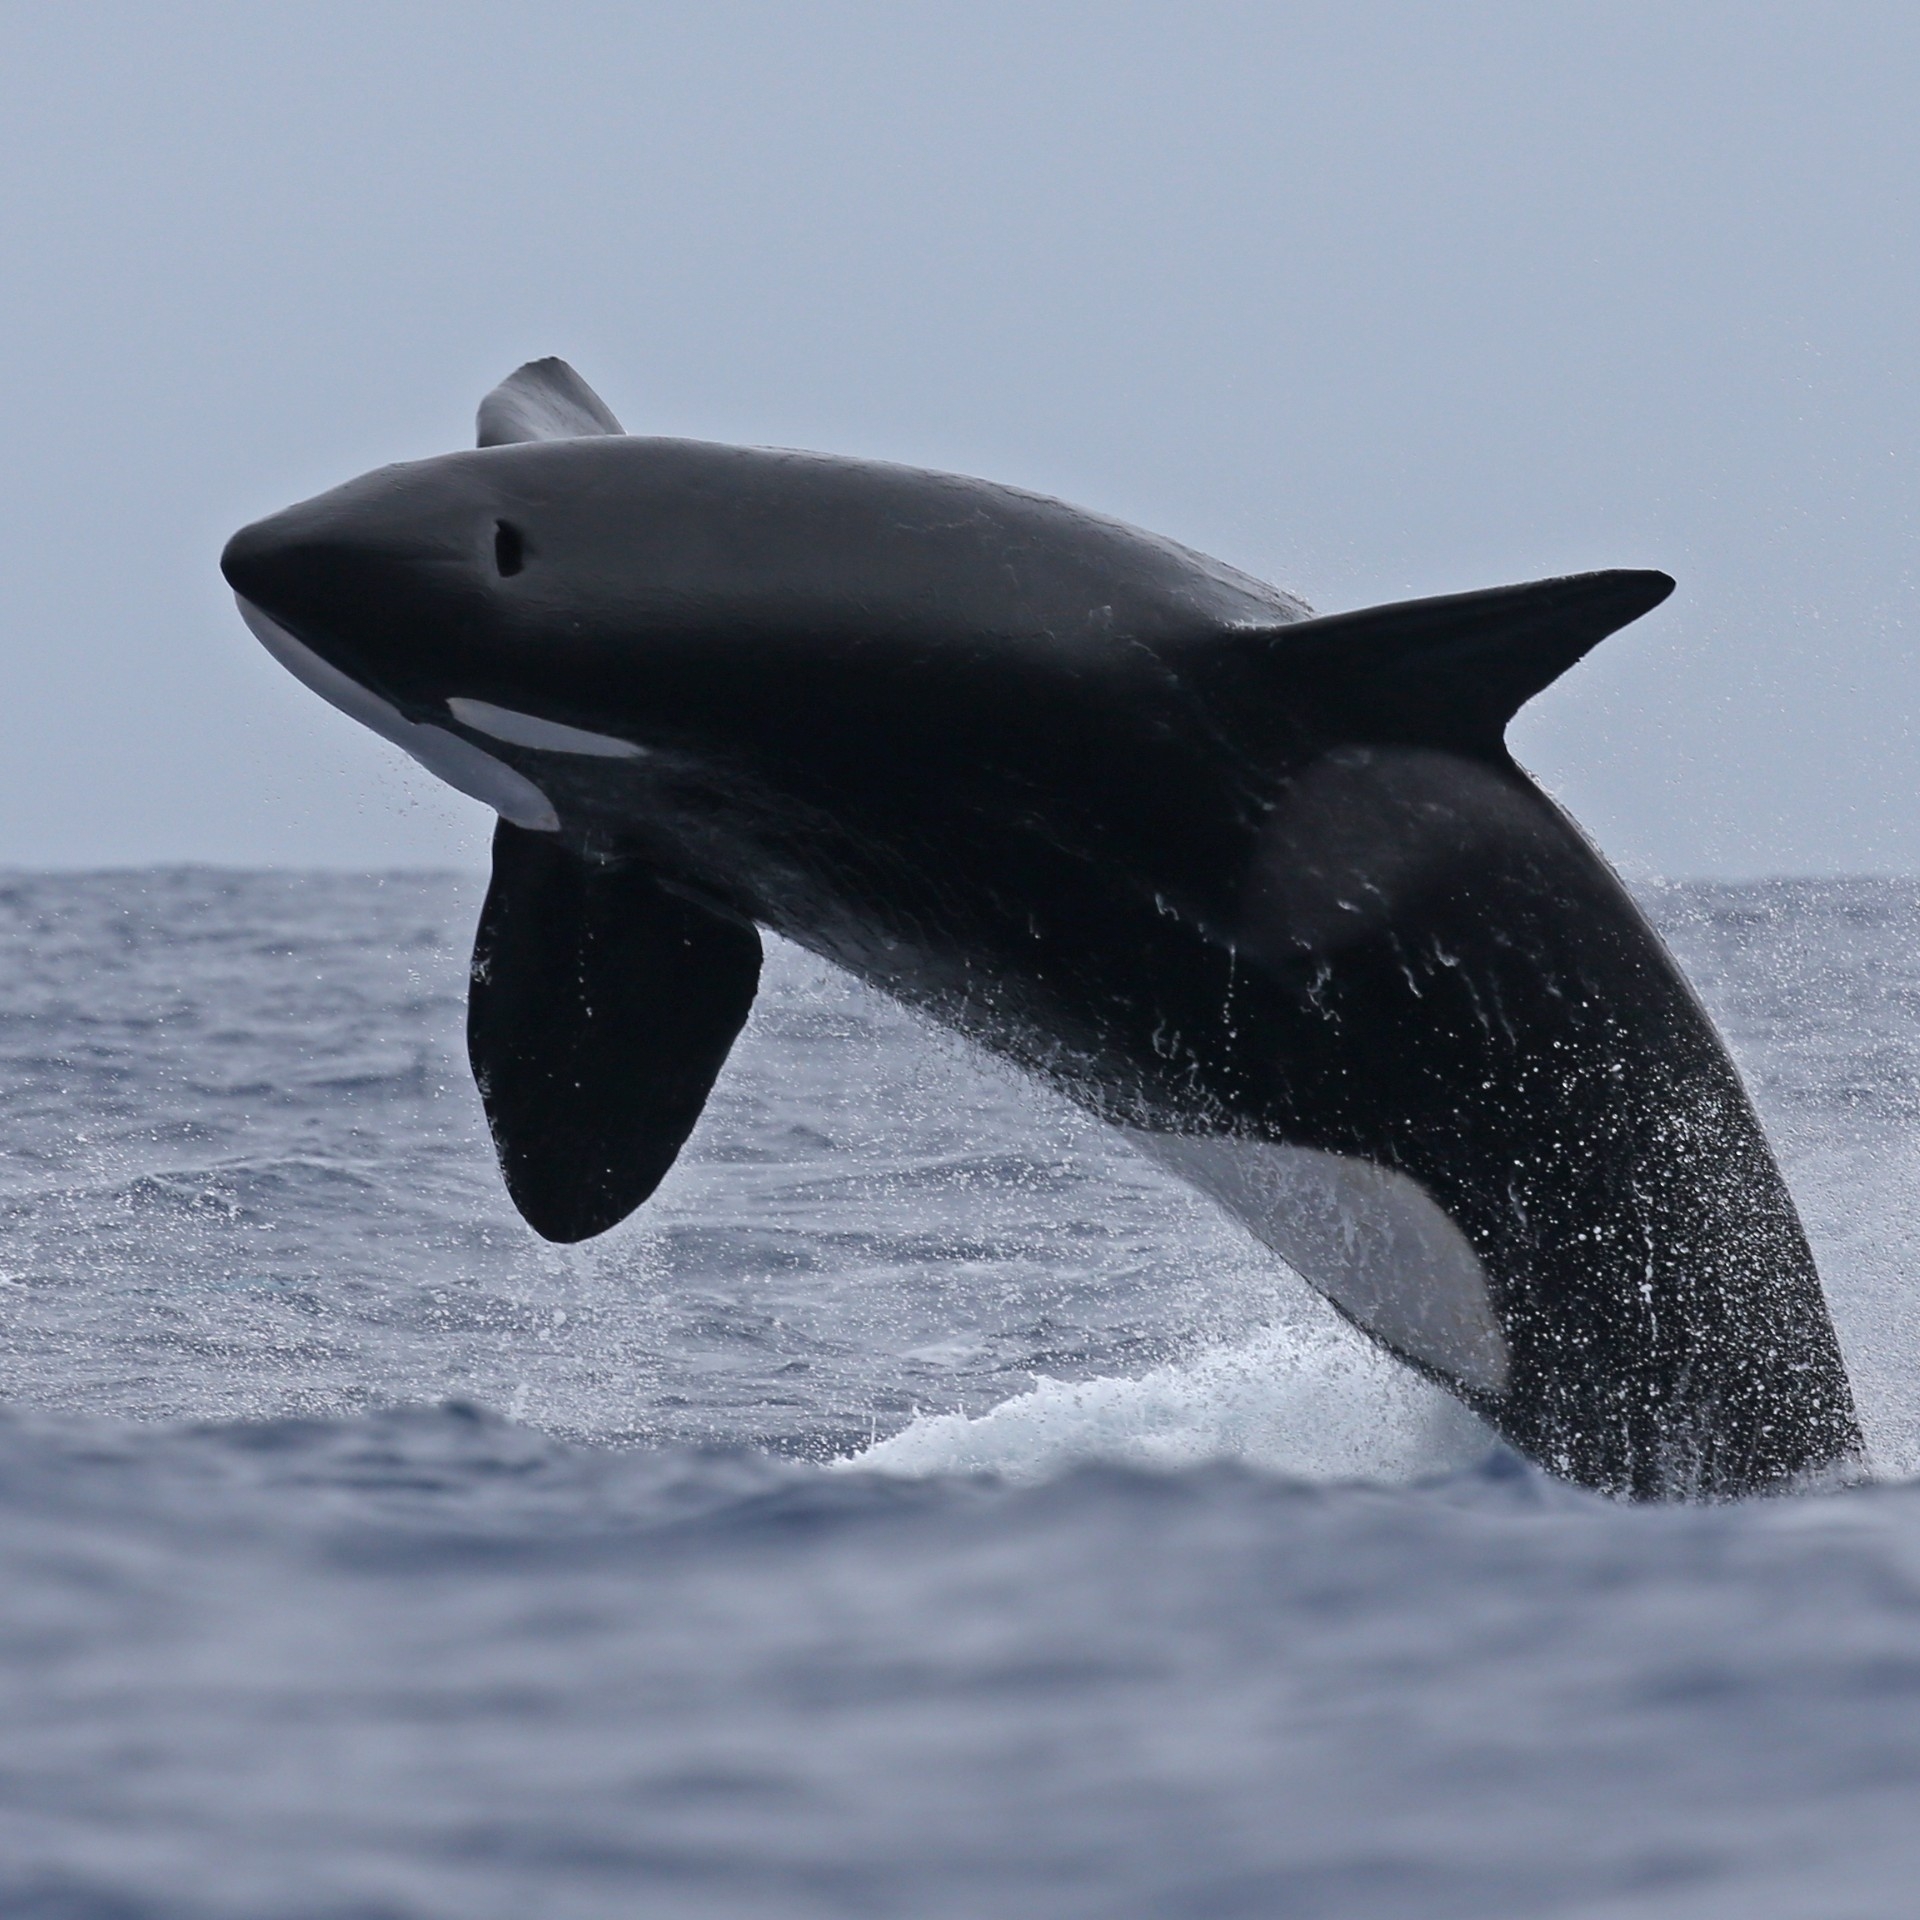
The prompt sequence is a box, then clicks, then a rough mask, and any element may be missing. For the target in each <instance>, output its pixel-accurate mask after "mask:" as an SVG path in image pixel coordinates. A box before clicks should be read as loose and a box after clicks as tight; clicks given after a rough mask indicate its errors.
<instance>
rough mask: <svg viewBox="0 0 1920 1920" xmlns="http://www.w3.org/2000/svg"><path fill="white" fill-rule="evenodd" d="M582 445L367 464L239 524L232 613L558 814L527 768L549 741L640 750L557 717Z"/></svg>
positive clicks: (587, 476)
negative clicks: (236, 609)
mask: <svg viewBox="0 0 1920 1920" xmlns="http://www.w3.org/2000/svg"><path fill="white" fill-rule="evenodd" d="M603 444H604V443H603ZM581 450H582V446H581V443H574V444H571V445H566V446H559V445H525V446H499V447H494V448H486V449H481V450H476V451H473V452H468V453H456V454H447V455H442V456H440V457H439V458H436V459H430V460H420V461H414V462H409V463H407V464H404V465H397V466H389V467H382V468H380V469H378V470H377V471H375V472H373V473H369V474H366V475H364V476H362V477H361V478H359V479H357V480H352V481H349V482H348V483H347V484H345V485H344V486H340V487H336V488H334V489H332V490H331V491H330V492H327V493H324V494H321V495H320V496H319V497H318V498H316V499H313V500H309V501H305V502H303V503H302V504H300V505H298V506H294V507H289V508H287V509H286V510H285V511H284V512H281V513H276V514H273V515H271V516H269V517H268V518H266V519H264V520H258V521H255V522H254V523H253V524H252V525H251V526H248V527H244V528H242V529H241V531H240V532H238V533H236V534H235V535H234V536H233V538H232V539H231V540H230V541H229V542H228V543H227V547H226V550H225V552H224V553H223V554H222V555H221V561H220V566H221V571H222V572H223V573H224V574H225V576H226V579H227V582H228V584H229V585H230V586H231V587H232V588H233V590H234V594H235V597H236V599H237V600H238V602H239V606H240V612H241V615H242V617H243V618H244V619H245V621H246V623H247V625H248V626H249V627H250V628H251V629H252V631H253V633H254V634H255V636H256V637H257V638H258V639H259V640H260V641H261V643H262V644H263V645H264V646H265V647H266V648H267V650H268V651H269V652H270V653H271V654H272V655H273V656H274V657H275V658H276V659H277V660H278V661H279V662H280V663H281V665H282V666H284V667H286V668H287V669H288V670H289V671H290V672H292V673H293V674H294V675H295V677H296V678H298V679H299V680H301V681H303V682H304V683H305V684H306V685H307V686H308V687H310V688H311V689H312V690H313V691H314V692H316V693H318V694H319V695H320V696H321V697H322V698H323V699H325V700H328V701H330V702H331V703H332V704H333V705H334V706H336V707H338V708H340V709H341V710H342V711H343V712H345V713H347V714H349V715H351V716H352V717H353V718H354V719H356V720H359V721H360V722H362V723H363V724H364V725H366V726H368V727H371V728H372V729H373V730H374V731H375V732H376V733H379V734H381V735H383V736H384V737H386V738H387V739H389V740H392V741H393V742H395V743H396V744H397V745H399V746H401V747H403V748H405V749H406V751H407V752H408V753H410V754H412V755H413V756H414V757H415V758H416V759H418V760H419V761H421V762H422V763H423V764H424V765H425V766H426V767H428V768H429V769H430V770H431V771H432V772H434V773H436V774H438V775H439V776H440V777H441V778H442V779H444V780H446V781H447V782H448V783H449V784H451V785H452V786H454V787H457V788H459V789H460V790H461V791H462V792H465V793H467V794H470V795H472V796H473V797H474V798H475V799H478V800H482V801H484V802H486V804H488V805H489V806H491V807H493V808H494V809H495V810H496V811H497V812H498V813H499V814H500V815H501V816H502V817H503V818H505V819H507V820H510V821H512V822H514V823H515V824H516V825H519V826H523V827H528V828H533V829H536V830H541V829H543V830H552V829H554V828H556V827H557V826H558V825H559V824H560V823H559V816H558V814H557V813H556V810H555V806H554V803H553V800H552V799H551V798H550V797H549V794H548V792H547V791H546V790H545V786H544V784H536V778H537V777H538V776H539V775H540V774H541V771H542V768H543V766H544V764H545V760H546V757H547V756H549V755H553V754H560V755H564V756H566V759H567V761H568V762H570V763H574V764H579V763H593V762H596V761H597V762H606V761H620V760H628V761H632V760H638V759H640V758H643V757H644V752H645V750H644V748H643V747H642V746H641V745H639V744H637V743H636V742H634V741H632V740H628V739H625V738H622V737H620V736H619V735H617V734H613V733H608V732H605V731H602V730H600V729H598V728H588V727H581V726H578V725H573V724H570V723H569V721H568V720H567V719H565V718H561V717H558V715H559V714H560V713H565V712H571V711H573V710H574V708H575V707H576V706H577V701H575V702H570V701H569V688H570V687H573V686H575V684H576V682H577V679H578V674H577V673H576V672H575V671H574V669H577V668H578V667H579V665H580V663H581V660H582V658H583V657H584V655H585V654H586V653H587V652H588V651H590V649H588V648H586V647H585V646H584V645H578V644H573V642H574V641H575V640H576V639H577V637H578V636H579V634H580V632H581V630H582V628H583V625H584V623H583V621H582V618H581V616H580V606H581V605H582V604H584V601H583V597H582V586H583V583H584V585H585V589H586V592H585V600H590V599H591V589H592V584H593V582H592V568H591V567H590V566H581V565H579V564H577V562H578V560H579V559H580V556H576V555H574V554H572V553H570V552H569V551H568V549H569V548H570V547H571V546H574V545H578V544H581V534H582V518H583V516H582V515H581V514H580V512H579V511H577V503H576V502H575V500H574V499H573V498H572V496H573V495H574V494H576V493H580V494H585V495H587V496H591V494H592V492H593V491H594V481H595V475H594V473H593V472H592V471H591V469H589V470H587V471H585V472H582V471H581V463H580V461H579V460H578V457H577V455H578V453H579V452H580V451H581ZM588 517H589V518H590V516H588ZM562 579H564V580H565V581H566V582H567V583H568V584H567V588H566V592H565V595H563V593H562V591H561V589H560V588H559V586H558V585H557V584H556V583H557V582H559V581H560V580H562ZM569 595H570V596H571V599H569V598H567V597H566V596H569ZM549 710H553V711H549ZM516 763H517V764H516ZM530 773H531V774H533V775H534V776H536V778H530V777H529V774H530Z"/></svg>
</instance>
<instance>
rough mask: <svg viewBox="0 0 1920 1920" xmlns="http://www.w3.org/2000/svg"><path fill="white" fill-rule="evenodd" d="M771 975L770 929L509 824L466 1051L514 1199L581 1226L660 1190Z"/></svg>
mask: <svg viewBox="0 0 1920 1920" xmlns="http://www.w3.org/2000/svg"><path fill="white" fill-rule="evenodd" d="M759 978H760V936H759V934H758V932H757V931H756V930H755V929H754V928H753V927H751V926H747V925H743V924H741V923H740V922H738V921H734V920H727V919H723V918H722V917H721V916H720V915H718V914H716V913H713V912H710V911H709V910H708V909H707V908H705V907H702V906H698V905H696V904H695V903H694V902H692V901H690V900H683V899H681V898H680V897H679V896H678V895H676V894H672V893H669V892H667V891H666V890H665V889H664V888H663V887H661V885H660V884H659V882H658V881H657V880H656V879H655V878H654V877H653V875H652V874H650V873H648V872H647V871H646V870H645V869H644V868H643V867H639V866H634V865H627V864H622V863H617V862H615V863H597V862H593V861H590V860H587V859H584V858H583V857H582V856H580V855H579V854H577V853H574V852H572V851H570V850H569V849H568V848H567V847H566V846H565V845H564V844H563V843H562V842H561V841H560V840H559V839H558V838H557V836H555V835H553V834H550V833H530V832H527V831H525V830H524V829H522V828H519V827H515V826H512V825H510V824H509V823H508V822H506V821H504V820H503V821H501V823H500V825H499V827H498V828H497V829H496V830H495V833H494V840H493V884H492V885H491V886H490V887H489V888H488V889H487V901H486V905H485V907H484V908H482V910H481V914H480V930H479V934H478V937H477V938H476V939H475V942H474V949H473V984H472V991H471V993H470V995H469V998H468V1001H467V1053H468V1058H469V1059H470V1060H471V1061H472V1063H473V1077H474V1079H475V1080H476V1081H477V1082H478V1083H479V1086H480V1097H481V1100H482V1101H483V1102H484V1104H485V1106H486V1110H487V1123H488V1125H489V1126H490V1127H491V1128H492V1129H493V1142H494V1146H495V1148H496V1149H497V1150H498V1152H499V1155H500V1170H501V1172H502V1173H503V1174H504V1175H505V1176H506V1182H507V1191H508V1192H509V1193H510V1194H512V1196H513V1203H514V1205H515V1206H517V1207H518V1208H519V1209H520V1211H521V1213H522V1214H523V1215H524V1216H525V1218H526V1221H527V1224H528V1225H529V1226H531V1227H532V1228H533V1229H534V1231H535V1232H536V1233H539V1234H542V1235H544V1236H545V1237H546V1238H547V1239H549V1240H568V1241H571V1240H585V1239H587V1238H588V1237H590V1236H591V1235H593V1234H596V1233H604V1232H605V1231H606V1230H607V1228H609V1227H611V1226H613V1225H614V1224H615V1223H616V1222H618V1221H621V1220H624V1219H625V1218H626V1217H627V1215H628V1214H630V1213H631V1212H632V1211H633V1210H634V1208H635V1207H637V1206H638V1205H639V1204H640V1203H641V1201H643V1200H644V1199H646V1198H647V1196H648V1195H649V1194H650V1193H652V1192H653V1190H654V1188H655V1187H657V1186H658V1185H659V1184H660V1182H661V1180H662V1179H663V1178H664V1177H665V1175H666V1172H667V1169H668V1168H669V1167H671V1166H672V1165H673V1162H674V1158H675V1156H676V1155H677V1154H678V1153H679V1151H680V1148H681V1146H682V1145H683V1144H684V1143H685V1141H686V1138H687V1135H688V1134H689V1133H691V1132H692V1131H693V1123H694V1122H695V1121H696V1120H697V1119H699V1117H700V1109H701V1108H702V1107H703V1106H705V1104H706V1100H707V1095H708V1093H709V1092H710V1091H711V1090H712V1087H713V1083H714V1079H715V1077H716V1076H717V1075H718V1074H719V1071H720V1067H721V1064H722V1062H724V1061H725V1059H726V1057H727V1050H728V1049H729V1048H730V1047H731V1046H732V1045H733V1041H734V1036H735V1035H736V1034H738V1033H739V1031H740V1029H741V1027H742V1026H743V1025H744V1024H745V1022H746V1018H747V1012H748V1009H749V1008H750V1007H751V1006H752V1005H753V995H754V989H755V987H756V986H757V985H758V983H759Z"/></svg>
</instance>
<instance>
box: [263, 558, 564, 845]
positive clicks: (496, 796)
mask: <svg viewBox="0 0 1920 1920" xmlns="http://www.w3.org/2000/svg"><path fill="white" fill-rule="evenodd" d="M233 597H234V599H235V600H236V601H238V602H239V606H240V617H241V619H243V620H244V621H245V622H246V623H247V625H248V627H249V628H250V629H251V630H252V633H253V636H254V638H255V639H256V640H258V641H259V642H260V644H261V645H262V646H263V647H265V648H266V650H267V651H268V652H269V653H270V654H272V655H273V657H274V658H275V659H276V660H278V661H279V662H280V664H281V665H282V666H283V667H285V668H286V670H287V671H288V672H289V673H290V674H292V675H293V677H294V678H295V679H296V680H298V681H299V682H300V683H301V684H302V685H303V686H306V687H310V688H311V689H312V690H313V691H314V692H315V693H317V694H318V695H319V696H320V698H321V699H322V700H324V701H326V702H327V704H328V705H329V706H334V707H338V708H339V709H340V711H341V712H342V713H344V714H346V715H348V716H349V717H350V718H351V719H354V720H358V721H359V722H360V724H361V725H362V726H363V727H369V728H371V729H372V730H373V731H374V732H375V733H377V734H379V735H380V737H381V738H382V739H383V740H391V741H392V742H393V744H394V745H395V746H396V747H399V748H401V749H402V750H403V751H404V752H406V753H408V754H411V755H412V757H413V758H414V759H416V760H417V761H419V762H420V764H421V765H422V766H423V767H425V768H426V769H427V771H428V772H429V773H432V774H436V775H438V777H439V778H440V779H442V780H444V781H445V782H446V783H447V785H448V786H450V787H456V788H458V789H459V791H460V792H462V793H464V794H466V795H468V796H469V798H471V799H474V800H479V801H482V802H484V803H485V804H486V805H487V806H490V807H491V808H492V809H493V810H494V812H495V813H497V814H499V816H500V817H501V819H503V820H509V821H511V822H512V823H513V824H514V825H515V826H516V827H525V828H527V829H528V830H529V831H530V832H533V833H558V832H559V831H560V815H559V814H558V813H557V812H556V811H555V809H554V805H553V802H552V801H551V800H549V799H548V798H547V796H546V795H545V794H544V793H542V792H541V791H540V789H539V788H538V787H536V786H535V785H534V784H533V782H532V781H531V780H529V779H528V778H527V777H526V775H525V774H523V773H520V772H517V771H516V770H515V769H514V768H512V767H510V766H508V765H507V764H506V762H505V761H503V760H496V759H495V758H494V757H493V755H492V754H490V753H485V752H483V751H482V750H481V749H480V748H479V747H476V746H475V745H474V744H473V742H472V741H471V740H463V739H461V737H460V736H459V735H458V734H457V733H449V732H448V731H447V729H446V728H445V727H430V726H427V725H426V724H424V723H423V722H421V721H418V720H409V719H408V718H407V717H406V715H405V714H403V713H402V712H401V711H400V710H399V708H398V707H395V706H392V705H390V704H389V703H388V702H387V701H385V700H383V699H381V698H380V696H379V695H378V694H377V693H375V692H373V691H372V690H371V689H370V688H367V687H363V686H362V685H361V684H360V682H359V681H358V680H356V679H354V678H353V676H352V675H351V674H346V673H342V672H341V671H340V669H339V668H338V667H336V666H334V665H333V664H332V662H331V661H328V660H323V659H321V657H320V656H319V655H318V654H317V653H315V652H314V650H313V649H312V648H311V647H310V646H308V645H307V644H306V642H305V641H303V640H298V639H296V638H295V637H294V636H293V635H292V634H291V633H289V632H288V631H287V629H286V628H285V627H283V626H282V625H281V624H280V623H279V621H277V620H275V619H274V618H273V617H272V615H270V614H266V613H262V612H261V610H260V609H259V608H258V607H256V606H255V605H254V604H253V602H252V601H250V600H249V599H248V598H247V597H246V595H245V594H240V593H236V594H235V595H234V596H233ZM529 744H531V743H529Z"/></svg>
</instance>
